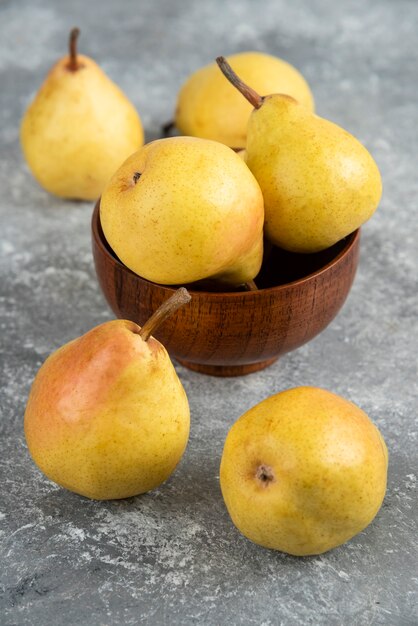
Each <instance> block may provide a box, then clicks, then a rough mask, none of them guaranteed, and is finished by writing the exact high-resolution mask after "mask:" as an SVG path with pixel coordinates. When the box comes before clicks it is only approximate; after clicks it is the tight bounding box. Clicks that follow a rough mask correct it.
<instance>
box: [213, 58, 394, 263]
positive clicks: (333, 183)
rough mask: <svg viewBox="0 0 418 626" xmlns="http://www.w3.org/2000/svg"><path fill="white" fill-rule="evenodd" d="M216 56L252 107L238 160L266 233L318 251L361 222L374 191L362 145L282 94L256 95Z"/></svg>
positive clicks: (374, 176)
mask: <svg viewBox="0 0 418 626" xmlns="http://www.w3.org/2000/svg"><path fill="white" fill-rule="evenodd" d="M217 61H218V64H219V66H220V67H221V70H222V72H223V73H224V74H225V76H226V77H227V78H228V80H229V81H231V82H232V84H233V85H234V86H235V87H236V88H237V89H238V90H239V91H240V92H241V93H242V94H243V95H244V96H245V98H246V99H247V100H248V101H249V102H251V103H252V104H253V106H254V110H253V112H252V114H251V116H250V119H249V122H248V131H247V144H246V156H245V160H246V163H247V165H248V167H249V168H250V170H251V171H252V173H253V174H254V176H255V177H256V179H257V180H258V182H259V184H260V187H261V190H262V192H263V196H264V205H265V215H266V223H265V232H266V236H267V237H268V238H269V239H270V240H271V241H272V242H273V243H274V244H275V245H277V246H280V247H281V248H284V249H286V250H289V251H291V252H305V253H309V252H318V251H320V250H323V249H325V248H328V247H330V246H332V245H333V244H334V243H336V242H337V241H339V240H340V239H343V238H344V237H346V236H347V235H349V234H350V233H352V232H353V231H354V230H356V229H357V228H359V227H360V226H361V225H362V224H364V222H366V221H367V220H368V219H369V218H370V217H371V216H372V215H373V213H374V211H375V210H376V208H377V206H378V204H379V201H380V197H381V194H382V181H381V178H380V173H379V170H378V167H377V165H376V163H375V161H374V160H373V158H372V156H371V155H370V154H369V152H368V151H367V150H366V148H365V147H364V146H363V145H362V144H361V143H360V142H359V141H358V140H357V139H356V138H355V137H353V136H352V135H350V134H349V133H348V132H346V131H345V130H344V129H342V128H340V127H339V126H337V125H336V124H333V123H332V122H330V121H328V120H325V119H322V118H320V117H318V116H317V115H315V114H314V113H312V112H311V111H309V110H307V108H306V107H303V106H301V105H300V104H299V103H298V102H296V101H295V100H294V99H293V98H291V97H290V96H288V95H283V94H273V95H269V96H265V97H261V96H259V95H258V93H256V92H255V91H254V90H253V89H252V88H251V87H249V86H248V85H246V84H245V83H243V82H242V81H241V80H240V79H239V78H238V76H237V75H236V74H235V73H234V72H233V70H232V68H231V67H230V66H229V65H228V63H227V62H226V60H225V59H224V58H223V57H219V58H218V59H217Z"/></svg>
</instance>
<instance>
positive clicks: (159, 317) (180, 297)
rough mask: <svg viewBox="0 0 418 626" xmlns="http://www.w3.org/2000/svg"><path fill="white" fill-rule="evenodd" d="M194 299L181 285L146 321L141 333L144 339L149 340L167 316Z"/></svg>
mask: <svg viewBox="0 0 418 626" xmlns="http://www.w3.org/2000/svg"><path fill="white" fill-rule="evenodd" d="M191 299H192V297H191V295H190V294H189V292H188V291H187V289H186V288H185V287H180V289H177V291H175V292H174V293H173V295H172V296H171V297H170V298H168V300H166V301H165V302H163V303H162V304H161V305H160V306H159V307H158V309H157V310H156V311H154V313H153V314H152V315H151V317H150V318H149V320H147V321H146V322H145V324H144V325H143V327H142V328H141V330H140V331H139V335H140V336H141V337H142V339H143V340H144V341H148V339H149V338H150V337H151V335H152V333H153V332H154V331H155V330H156V329H157V328H158V326H160V324H162V323H163V322H164V321H165V320H166V319H167V317H170V315H172V314H173V313H175V312H176V311H177V309H179V308H180V307H181V306H183V305H184V304H187V303H188V302H190V300H191Z"/></svg>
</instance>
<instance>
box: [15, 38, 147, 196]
mask: <svg viewBox="0 0 418 626" xmlns="http://www.w3.org/2000/svg"><path fill="white" fill-rule="evenodd" d="M77 36H78V29H73V30H72V31H71V35H70V53H69V55H68V56H65V57H64V58H62V59H60V60H59V61H58V62H57V63H56V64H55V65H54V67H53V68H52V69H51V70H50V72H49V74H48V76H47V77H46V79H45V82H44V83H43V85H42V87H41V89H40V90H39V92H38V93H37V95H36V97H35V99H34V100H33V102H32V103H31V104H30V106H29V108H28V109H27V111H26V113H25V115H24V117H23V120H22V125H21V133H20V136H21V144H22V149H23V153H24V156H25V158H26V160H27V162H28V165H29V168H30V169H31V171H32V174H33V175H34V177H35V178H36V179H37V181H38V182H39V184H40V185H41V186H42V187H44V188H45V189H46V190H47V191H49V192H50V193H52V194H54V195H56V196H60V197H63V198H74V199H84V200H94V199H96V198H98V197H99V195H100V194H101V192H102V191H103V188H104V186H105V184H106V183H107V181H108V180H109V178H110V176H111V175H112V174H113V172H114V171H115V170H116V169H117V168H118V167H119V166H120V165H121V163H123V161H124V160H125V159H126V158H127V157H128V156H129V155H130V154H132V152H134V151H135V150H138V148H140V147H141V146H142V144H143V142H144V133H143V130H142V124H141V120H140V118H139V116H138V113H137V111H136V110H135V108H134V106H133V105H132V104H131V102H130V101H129V100H128V99H127V98H126V96H125V95H124V94H123V93H122V91H121V90H120V89H119V87H117V86H116V85H115V84H114V83H113V82H112V81H111V80H110V79H109V78H108V77H107V76H106V74H104V72H103V71H102V70H101V69H100V67H99V66H98V65H97V64H96V63H95V62H94V61H93V60H92V59H90V58H89V57H86V56H83V55H81V54H77V51H76V40H77Z"/></svg>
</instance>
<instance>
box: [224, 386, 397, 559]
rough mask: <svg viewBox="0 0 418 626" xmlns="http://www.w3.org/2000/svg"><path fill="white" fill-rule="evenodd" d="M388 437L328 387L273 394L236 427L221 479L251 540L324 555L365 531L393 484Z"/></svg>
mask: <svg viewBox="0 0 418 626" xmlns="http://www.w3.org/2000/svg"><path fill="white" fill-rule="evenodd" d="M387 464H388V454H387V449H386V445H385V442H384V441H383V438H382V436H381V435H380V433H379V431H378V429H377V428H376V427H375V426H374V425H373V423H372V422H371V421H370V419H369V418H368V416H367V415H366V413H364V412H363V411H362V410H361V409H359V408H358V407H357V406H356V405H354V404H353V403H351V402H349V401H348V400H345V399H343V398H341V397H339V396H337V395H335V394H333V393H331V392H329V391H325V390H323V389H318V388H315V387H298V388H295V389H290V390H288V391H284V392H282V393H278V394H277V395H275V396H272V397H270V398H267V399H266V400H264V401H263V402H260V404H258V405H256V406H255V407H253V408H252V409H250V410H249V411H248V412H247V413H245V414H244V415H243V416H242V417H240V418H239V419H238V421H237V422H236V423H235V424H234V425H233V426H232V428H231V430H230V431H229V433H228V436H227V438H226V441H225V447H224V451H223V455H222V461H221V470H220V481H221V488H222V494H223V497H224V499H225V503H226V506H227V509H228V511H229V514H230V515H231V518H232V521H233V522H234V524H235V525H236V527H237V528H238V529H239V530H240V531H241V532H242V533H243V534H244V535H245V536H246V537H247V538H248V539H250V540H251V541H254V542H255V543H257V544H260V545H261V546H264V547H266V548H273V549H276V550H280V551H282V552H287V553H289V554H293V555H295V556H306V555H312V554H321V553H322V552H325V551H327V550H330V549H331V548H335V547H336V546H339V545H341V544H343V543H344V542H345V541H347V540H348V539H350V538H351V537H353V536H354V535H356V534H357V533H359V532H360V531H361V530H363V529H364V528H365V527H366V526H367V525H368V524H370V522H371V521H372V520H373V518H374V517H375V515H376V514H377V512H378V510H379V508H380V506H381V504H382V501H383V498H384V495H385V490H386V475H387Z"/></svg>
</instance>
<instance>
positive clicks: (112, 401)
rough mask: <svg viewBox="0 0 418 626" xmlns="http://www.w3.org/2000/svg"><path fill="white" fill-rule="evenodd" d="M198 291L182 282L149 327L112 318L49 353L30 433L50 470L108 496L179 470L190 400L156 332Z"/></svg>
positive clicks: (82, 490) (65, 481)
mask: <svg viewBox="0 0 418 626" xmlns="http://www.w3.org/2000/svg"><path fill="white" fill-rule="evenodd" d="M189 300H190V296H189V294H188V293H187V291H186V290H185V289H184V288H182V289H181V290H178V292H176V293H175V294H174V295H173V296H172V298H171V299H170V300H168V301H166V302H165V303H163V305H162V307H160V309H159V310H157V312H156V313H154V315H153V316H152V317H151V318H150V320H148V322H147V323H146V324H144V326H143V327H142V329H141V328H140V327H139V326H137V325H136V324H134V323H133V322H129V321H127V320H115V321H111V322H106V323H104V324H101V325H100V326H97V327H96V328H93V329H92V330H91V331H89V332H88V333H87V334H85V335H83V336H82V337H80V338H78V339H75V340H74V341H70V342H69V343H67V344H66V345H64V346H63V347H61V348H60V349H59V350H57V351H56V352H55V353H53V354H52V355H51V356H50V357H49V358H48V359H47V360H46V361H45V363H44V364H43V365H42V367H41V368H40V370H39V372H38V374H37V376H36V378H35V381H34V383H33V385H32V389H31V391H30V395H29V399H28V403H27V407H26V412H25V435H26V441H27V444H28V448H29V452H30V454H31V455H32V457H33V460H34V461H35V463H36V465H37V466H38V467H39V468H40V469H41V470H42V472H44V474H46V476H47V477H48V478H50V479H51V480H52V481H54V482H56V483H58V484H59V485H61V486H62V487H65V488H67V489H69V490H71V491H74V492H76V493H78V494H81V495H83V496H87V497H89V498H93V499H97V500H108V499H113V498H127V497H130V496H134V495H137V494H140V493H144V492H146V491H149V490H150V489H154V488H155V487H157V486H158V485H160V484H161V483H162V482H163V481H165V480H166V479H167V478H168V477H169V476H170V474H171V473H172V471H173V470H174V468H175V467H176V465H177V463H178V462H179V461H180V459H181V457H182V454H183V452H184V450H185V448H186V445H187V439H188V435H189V421H190V418H189V406H188V402H187V397H186V394H185V391H184V389H183V386H182V384H181V382H180V380H179V379H178V377H177V374H176V372H175V369H174V367H173V365H172V363H171V361H170V358H169V356H168V354H167V352H166V350H165V348H164V346H162V345H161V344H160V343H159V342H158V341H157V340H156V339H154V338H153V337H150V333H151V332H153V330H154V329H155V328H156V326H157V325H159V323H161V322H162V321H163V319H164V318H165V317H166V316H167V315H168V314H170V313H172V312H173V311H174V310H175V309H176V308H178V307H179V306H180V305H182V304H185V303H186V302H188V301H189Z"/></svg>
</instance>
